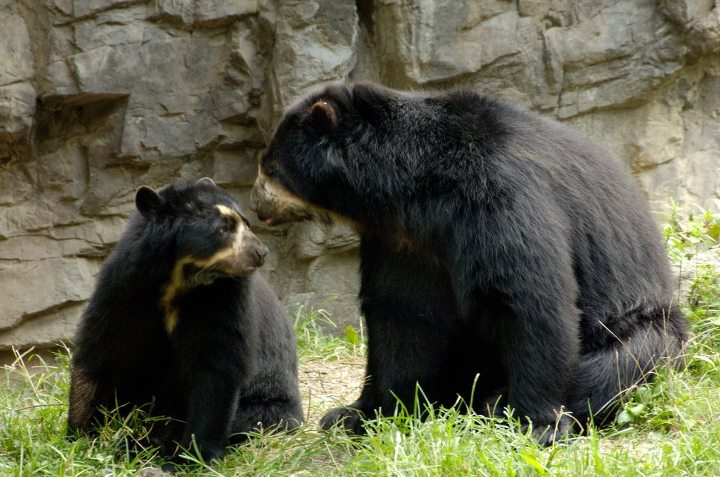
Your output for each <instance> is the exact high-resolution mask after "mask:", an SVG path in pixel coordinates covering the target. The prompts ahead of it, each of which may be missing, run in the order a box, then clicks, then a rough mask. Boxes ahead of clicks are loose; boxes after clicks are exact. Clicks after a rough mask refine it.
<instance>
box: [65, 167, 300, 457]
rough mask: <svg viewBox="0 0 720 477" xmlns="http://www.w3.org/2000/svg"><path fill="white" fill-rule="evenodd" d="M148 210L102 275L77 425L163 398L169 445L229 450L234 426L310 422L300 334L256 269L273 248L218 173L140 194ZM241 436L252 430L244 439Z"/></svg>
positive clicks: (81, 338)
mask: <svg viewBox="0 0 720 477" xmlns="http://www.w3.org/2000/svg"><path fill="white" fill-rule="evenodd" d="M135 203H136V206H137V209H138V211H139V212H138V213H135V215H134V216H133V217H132V219H131V221H130V224H129V226H128V229H127V230H126V232H125V234H124V235H123V237H122V238H121V240H120V242H119V243H118V245H117V247H116V249H115V250H114V252H113V253H112V254H111V255H110V256H109V257H108V259H107V261H106V262H105V264H104V265H103V268H102V270H101V272H100V275H99V278H98V281H97V286H96V289H95V292H94V294H93V296H92V298H91V300H90V303H89V305H88V307H87V309H86V311H85V313H84V315H83V318H82V322H81V324H80V327H79V331H78V334H77V338H76V345H77V348H76V350H75V352H74V356H73V359H72V370H71V383H70V399H69V400H70V403H69V411H68V427H69V429H70V430H86V429H90V428H92V426H93V424H95V423H96V422H97V418H98V417H100V416H101V409H102V408H106V409H114V408H115V407H116V406H118V405H120V406H123V405H126V406H124V408H125V409H129V408H132V407H134V406H142V405H146V404H149V403H152V405H151V407H152V410H151V412H152V414H153V415H162V416H169V417H171V418H172V422H173V424H171V425H168V426H166V427H165V428H163V429H162V430H161V431H160V432H159V433H157V434H156V435H155V436H154V437H153V440H154V441H155V442H156V443H158V444H162V445H163V447H164V450H165V452H169V453H171V452H172V451H169V449H173V450H174V447H175V443H178V444H180V445H181V446H185V447H187V446H189V445H190V444H191V443H192V439H193V436H194V439H195V442H196V444H197V447H198V449H199V450H200V453H201V455H202V457H203V458H204V459H205V460H210V459H213V458H217V457H221V456H222V455H223V454H224V451H225V446H226V445H227V443H228V439H229V437H230V436H231V434H238V433H245V432H249V431H253V430H257V429H260V428H268V427H274V426H280V427H282V428H285V429H290V428H294V427H297V426H298V425H300V423H301V422H302V419H303V411H302V404H301V400H300V393H299V389H298V376H297V355H296V350H295V336H294V332H293V330H292V328H291V324H290V321H289V319H288V316H287V314H286V312H285V311H284V309H283V307H282V306H281V304H280V302H279V301H278V299H277V297H276V296H275V294H274V293H273V291H272V290H271V289H270V287H269V286H268V284H267V283H266V282H265V280H264V279H263V278H262V277H261V276H260V275H259V274H257V273H253V272H254V271H255V269H256V268H258V267H260V266H261V265H262V264H263V261H264V257H265V255H266V254H267V252H268V249H267V247H266V246H265V245H263V244H262V242H260V240H258V239H257V237H255V235H254V234H253V233H252V232H251V230H250V228H249V226H248V222H247V220H246V219H245V218H244V217H243V215H242V214H241V213H240V210H239V209H238V206H237V204H236V203H235V202H234V201H233V200H232V198H231V197H230V196H229V195H228V194H227V193H225V192H224V191H222V190H221V189H220V188H218V187H217V186H216V185H215V183H214V182H213V181H212V180H211V179H208V178H204V179H201V180H199V181H197V182H196V183H194V184H185V185H171V186H168V187H166V188H165V189H163V190H161V191H160V192H155V191H154V190H152V189H150V188H148V187H141V188H140V189H139V190H138V191H137V195H136V197H135ZM238 437H239V438H240V439H242V436H238Z"/></svg>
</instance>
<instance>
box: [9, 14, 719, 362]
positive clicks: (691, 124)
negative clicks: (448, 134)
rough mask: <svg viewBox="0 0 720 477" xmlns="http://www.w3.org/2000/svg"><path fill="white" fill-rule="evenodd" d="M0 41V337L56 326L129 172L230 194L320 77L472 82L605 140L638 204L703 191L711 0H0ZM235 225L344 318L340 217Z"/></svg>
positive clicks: (346, 300) (28, 341)
mask: <svg viewBox="0 0 720 477" xmlns="http://www.w3.org/2000/svg"><path fill="white" fill-rule="evenodd" d="M0 57H1V58H3V61H2V64H1V65H0V287H1V289H2V299H1V300H0V349H1V348H7V347H9V346H11V345H37V346H45V345H48V344H51V343H53V342H55V341H57V340H59V339H62V338H65V337H68V336H71V335H72V333H73V331H74V327H75V325H76V322H77V319H78V318H79V316H80V314H81V312H82V309H83V306H84V303H85V301H86V300H87V299H88V297H89V296H90V294H91V293H92V289H93V285H94V278H95V275H96V273H97V271H98V269H99V267H100V265H101V263H102V260H103V258H104V257H105V256H106V255H107V254H108V253H109V251H110V250H111V249H112V247H113V245H114V244H115V243H116V241H117V240H118V237H119V236H120V234H121V232H122V230H123V228H124V226H125V221H126V219H127V216H128V214H129V213H130V212H131V211H132V209H133V198H134V192H135V190H136V188H137V187H138V186H139V185H141V184H147V185H150V186H154V187H160V186H162V185H164V184H167V183H169V182H172V181H178V180H191V179H196V178H199V177H201V176H212V177H214V178H215V180H216V181H217V182H218V183H219V184H220V185H222V186H223V187H226V188H227V189H228V190H230V191H231V192H232V193H233V194H234V195H235V196H236V197H237V199H238V201H239V202H240V204H241V205H244V206H247V203H248V196H249V188H250V186H251V185H252V182H253V180H254V176H255V174H256V169H257V157H258V155H259V154H260V152H261V151H262V149H263V147H264V146H265V145H266V143H267V141H268V139H269V137H270V135H271V133H272V130H273V128H274V126H275V124H276V123H277V121H278V119H279V118H280V116H281V115H282V113H283V110H284V109H285V108H286V107H287V106H288V105H290V104H292V103H293V102H294V101H295V100H296V99H297V98H299V97H301V96H303V95H305V94H307V93H308V92H310V91H312V90H313V89H315V88H319V87H321V86H322V85H324V84H327V83H329V82H333V81H341V80H348V79H350V80H357V79H369V80H374V81H379V82H382V83H385V84H387V85H389V86H393V87H398V88H423V87H429V88H442V87H446V86H454V85H463V86H467V87H471V88H474V89H476V90H478V91H481V92H484V93H487V94H492V95H495V96H499V97H502V98H504V99H507V100H509V101H512V102H514V103H516V104H519V105H521V106H524V107H527V108H530V109H534V110H537V111H540V112H542V113H543V114H546V115H548V116H550V117H554V118H556V119H559V120H561V121H564V122H567V123H569V124H571V125H573V126H575V127H577V128H579V129H581V130H583V131H585V132H586V133H587V134H588V135H590V136H591V137H593V138H595V139H596V140H597V141H599V142H601V143H603V144H605V145H606V146H607V147H608V148H609V149H611V150H612V151H613V152H614V153H615V154H616V155H617V156H618V158H619V159H621V160H622V161H623V162H624V163H625V164H627V166H628V168H629V169H630V170H631V171H633V172H634V173H636V177H637V178H638V181H639V182H640V184H641V185H642V186H643V188H644V190H645V191H646V192H647V195H648V198H649V199H650V200H651V203H652V204H653V207H654V208H655V209H656V210H658V211H662V209H663V208H664V207H665V206H666V205H667V203H668V200H669V198H674V199H675V200H677V201H679V202H681V203H687V204H690V203H693V204H699V205H701V206H704V207H710V208H717V199H718V198H720V179H719V178H718V177H719V174H718V172H720V171H719V170H718V169H720V152H719V151H720V4H718V1H717V0H660V1H655V0H579V1H570V0H518V1H516V2H514V1H509V0H475V1H471V0H465V1H455V0H408V1H403V2H398V1H396V0H373V1H364V0H363V1H360V0H357V1H349V0H315V1H307V0H286V1H279V0H222V1H220V0H48V1H44V2H38V1H35V0H0ZM251 215H252V214H251ZM254 225H255V229H256V230H257V231H258V233H259V234H260V235H261V237H262V238H263V240H264V241H266V242H267V243H268V245H269V247H270V248H271V250H272V254H271V257H270V259H269V260H268V263H267V264H266V266H265V267H264V269H263V271H262V273H265V274H266V275H268V277H269V278H270V280H271V282H272V283H273V285H274V287H275V289H276V291H277V292H278V295H279V296H280V297H281V298H282V299H283V300H284V301H285V303H287V304H288V306H291V307H294V306H297V305H305V306H316V307H319V308H324V309H326V310H329V311H330V312H331V313H332V316H333V319H334V320H335V321H336V322H338V324H339V327H338V330H339V331H342V327H343V326H344V324H347V323H353V324H355V323H357V321H356V320H357V316H358V311H357V305H356V298H355V297H356V294H357V288H358V276H357V244H358V239H357V236H355V235H354V234H353V233H352V231H350V230H348V229H346V228H344V227H343V226H340V225H335V226H324V225H318V224H312V223H303V224H297V225H293V226H288V227H285V228H281V229H267V228H266V227H265V226H264V224H261V223H257V224H254Z"/></svg>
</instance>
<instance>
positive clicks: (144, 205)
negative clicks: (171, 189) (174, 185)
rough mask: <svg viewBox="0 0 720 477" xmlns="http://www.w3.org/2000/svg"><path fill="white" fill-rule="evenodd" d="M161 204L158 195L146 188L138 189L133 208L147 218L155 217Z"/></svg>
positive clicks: (160, 198) (161, 201)
mask: <svg viewBox="0 0 720 477" xmlns="http://www.w3.org/2000/svg"><path fill="white" fill-rule="evenodd" d="M162 204H163V200H162V197H160V194H158V193H157V192H155V191H154V190H152V189H151V188H149V187H147V186H142V187H140V188H139V189H138V190H137V192H136V193H135V207H137V210H139V211H140V213H141V214H143V216H145V217H147V218H149V217H152V216H155V215H157V214H158V212H160V208H161V207H162Z"/></svg>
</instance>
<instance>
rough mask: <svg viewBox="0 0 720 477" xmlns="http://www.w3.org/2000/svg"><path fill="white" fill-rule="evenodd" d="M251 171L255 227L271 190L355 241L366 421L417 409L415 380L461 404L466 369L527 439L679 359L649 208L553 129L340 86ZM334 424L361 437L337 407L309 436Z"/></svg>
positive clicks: (305, 106) (466, 101)
mask: <svg viewBox="0 0 720 477" xmlns="http://www.w3.org/2000/svg"><path fill="white" fill-rule="evenodd" d="M318 102H323V103H327V104H329V105H331V106H332V112H331V113H327V107H325V106H323V107H322V108H318V107H317V104H318ZM314 105H315V106H314ZM323 112H324V113H325V116H327V117H328V118H331V116H332V117H334V120H333V121H328V120H324V121H322V120H318V114H319V113H323ZM261 172H262V174H261V175H260V177H259V179H258V181H257V182H256V185H255V188H254V190H253V198H254V201H255V204H254V208H255V210H256V211H257V212H258V215H259V216H260V218H261V219H267V220H268V222H269V223H273V222H277V220H274V218H275V216H276V215H277V214H276V212H277V210H278V208H279V204H280V201H279V198H278V197H276V196H273V194H272V193H271V191H277V190H279V189H284V191H285V192H287V194H288V195H290V196H295V197H296V198H299V199H300V200H302V201H303V202H305V203H306V204H307V206H308V208H313V209H317V210H320V211H324V212H327V211H330V212H331V213H332V214H331V215H338V216H341V217H343V218H344V219H346V220H349V221H350V222H352V223H354V224H355V226H356V227H357V230H358V231H359V232H360V234H361V237H362V245H361V274H362V281H361V291H360V300H361V303H362V311H363V313H364V315H365V319H366V320H367V329H368V346H369V349H368V352H369V356H368V364H367V384H366V385H365V387H364V389H363V391H362V394H361V396H360V398H359V399H358V400H357V401H356V402H355V403H353V404H352V405H350V408H353V409H355V410H357V411H360V414H361V415H362V414H364V415H370V416H372V415H373V412H374V411H375V410H378V409H381V410H382V411H384V412H386V413H387V412H392V410H393V409H394V407H395V399H394V397H393V395H395V396H398V397H399V398H400V399H401V400H402V401H404V402H405V403H406V404H408V403H412V399H413V396H414V393H415V386H416V383H419V384H420V386H421V387H422V389H423V391H424V392H425V394H426V395H427V396H428V397H429V399H430V401H431V402H434V403H438V404H443V405H452V404H453V402H455V400H456V398H457V396H458V395H460V396H461V397H463V398H464V399H465V400H466V402H469V401H470V398H471V396H470V392H471V389H472V385H473V380H474V377H475V375H476V374H479V379H478V382H477V385H476V388H475V394H474V396H473V399H474V401H473V402H474V404H475V407H476V408H478V407H481V406H483V405H484V404H485V403H486V402H487V401H488V400H490V401H493V400H494V399H495V398H496V397H497V395H499V394H502V395H503V398H502V399H501V400H500V401H499V402H500V403H501V404H504V403H509V404H510V405H511V406H512V407H513V408H514V409H515V412H516V413H517V415H519V416H521V417H522V416H525V417H528V418H530V419H531V420H532V422H533V424H534V426H535V428H536V432H535V433H536V435H538V437H540V434H542V432H544V430H545V426H546V425H551V424H554V423H556V419H557V413H558V412H559V411H560V410H561V409H564V410H565V411H570V412H571V413H572V415H573V416H574V418H575V419H577V420H578V421H580V422H581V423H583V424H584V423H585V422H586V421H587V420H588V418H589V417H590V415H591V412H592V414H593V416H594V419H595V422H596V423H601V422H607V421H609V420H610V418H611V417H612V415H613V411H614V410H615V409H616V406H615V403H617V397H618V396H619V395H620V393H621V392H622V391H623V390H625V389H627V388H628V387H630V386H632V385H633V384H634V383H636V382H638V381H640V380H642V379H647V378H649V373H651V371H652V370H653V368H654V367H655V365H656V364H658V363H659V362H661V361H662V360H663V359H664V358H669V359H671V360H672V361H675V360H676V358H678V357H679V356H680V354H681V350H682V346H683V343H684V342H685V340H686V337H687V320H686V318H685V317H684V316H683V315H682V313H681V312H680V311H679V310H678V308H677V306H675V305H673V303H672V288H671V280H670V272H669V267H668V261H667V258H666V255H665V250H664V247H663V244H662V242H661V240H660V235H659V233H658V230H657V228H656V226H655V224H654V223H653V220H652V218H651V215H650V212H649V210H648V208H647V206H646V204H645V201H644V200H643V198H642V197H641V194H640V192H639V190H638V188H637V187H636V185H635V184H634V182H633V179H632V178H631V177H630V176H629V174H627V173H626V172H625V171H624V170H623V169H622V168H621V166H620V165H619V164H618V163H617V162H616V161H615V160H613V158H611V157H610V156H609V154H608V153H607V152H606V151H605V150H604V149H602V148H601V147H599V146H598V145H596V144H594V143H593V142H591V141H590V140H588V139H586V138H585V137H583V136H581V135H580V134H578V133H577V132H576V131H574V130H571V129H569V128H567V127H565V126H563V125H560V124H558V123H556V122H553V121H550V120H547V119H544V118H542V117H540V116H537V115H535V114H531V113H528V112H525V111H521V110H518V109H516V108H514V107H511V106H509V105H506V104H502V103H500V102H497V101H495V100H493V99H490V98H487V97H483V96H479V95H477V94H475V93H472V92H468V91H448V92H440V93H436V94H432V93H407V92H398V91H393V90H389V89H385V88H381V87H379V86H375V85H370V84H356V85H354V86H344V85H337V86H331V87H329V88H327V89H325V90H324V91H322V92H320V93H318V94H315V95H313V96H311V97H309V98H307V99H306V100H304V101H302V102H301V103H299V104H298V105H296V106H294V107H293V108H292V109H290V110H289V111H288V112H287V113H286V115H285V117H284V118H283V120H282V121H281V123H280V125H279V127H278V129H277V132H276V133H275V136H274V138H273V140H272V142H271V144H270V147H269V149H268V151H267V153H266V154H265V156H264V157H263V158H262V160H261ZM271 185H272V186H273V187H270V186H271ZM281 219H282V220H287V219H288V215H287V214H285V215H284V216H282V217H281ZM339 419H344V420H345V425H346V426H347V427H349V428H351V429H354V430H360V425H361V424H360V422H359V420H358V414H357V413H355V412H353V410H352V409H348V408H341V409H336V410H333V411H331V412H330V413H329V414H328V415H326V416H325V418H324V419H323V421H322V423H323V426H325V427H327V426H330V425H332V424H333V423H334V422H335V421H337V420H339ZM568 427H569V421H568V419H567V417H563V418H562V419H561V420H560V421H559V428H560V432H565V431H567V429H568ZM552 439H553V437H552V436H551V435H549V434H546V435H545V436H543V437H541V440H543V441H544V442H549V441H550V440H552Z"/></svg>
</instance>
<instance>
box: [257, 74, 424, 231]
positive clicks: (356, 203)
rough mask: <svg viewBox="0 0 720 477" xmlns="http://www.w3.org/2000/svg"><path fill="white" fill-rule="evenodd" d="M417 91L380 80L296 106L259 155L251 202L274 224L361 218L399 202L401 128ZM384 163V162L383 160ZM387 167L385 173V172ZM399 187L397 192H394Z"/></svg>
mask: <svg viewBox="0 0 720 477" xmlns="http://www.w3.org/2000/svg"><path fill="white" fill-rule="evenodd" d="M413 101H414V98H413V96H412V95H411V94H407V93H401V92H397V91H393V90H389V89H386V88H383V87H380V86H377V85H372V84H366V83H359V84H355V85H344V84H341V85H333V86H328V87H326V88H325V89H323V90H322V91H321V92H319V93H316V94H313V95H311V96H309V97H307V98H305V99H304V100H302V101H300V102H299V103H297V104H295V105H294V106H292V107H291V108H290V109H289V110H288V111H287V112H286V113H285V115H284V117H283V118H282V120H281V121H280V123H279V125H278V127H277V130H276V131H275V134H274V136H273V138H272V140H271V142H270V144H269V146H268V148H267V150H266V152H265V153H264V154H263V156H262V157H261V159H260V167H259V171H258V177H257V179H256V181H255V185H254V187H253V191H252V194H251V199H252V204H253V205H252V208H253V210H255V212H256V213H257V214H258V217H259V218H260V219H261V220H263V221H264V222H266V223H267V224H268V225H277V224H280V223H283V222H288V221H297V220H301V219H306V218H309V217H311V216H314V217H318V216H320V217H323V216H330V217H341V218H343V219H346V220H349V221H350V222H352V223H354V224H355V225H360V224H363V223H364V220H363V218H364V217H367V216H368V214H366V213H365V212H366V211H368V210H370V209H372V210H373V212H374V213H373V214H371V215H372V216H374V217H377V215H378V214H377V212H378V208H380V210H383V209H385V208H387V207H389V206H392V203H393V201H392V200H388V197H395V198H397V197H399V195H398V194H394V193H393V191H392V189H397V188H398V187H402V186H401V183H400V181H399V180H398V179H399V178H398V177H396V176H395V174H396V173H397V172H398V171H401V169H402V168H401V167H400V168H398V167H393V166H391V167H387V165H388V164H387V163H388V162H392V161H396V160H397V159H398V154H397V149H398V148H402V147H403V144H395V141H394V138H396V137H397V134H396V132H395V131H396V130H397V128H400V129H402V128H403V127H404V126H403V122H404V121H405V120H406V119H407V118H405V117H404V116H403V114H402V109H403V108H404V107H405V106H406V105H407V104H410V103H412V102H413ZM383 163H385V164H383ZM378 174H381V175H382V177H378ZM393 194H394V195H393Z"/></svg>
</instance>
